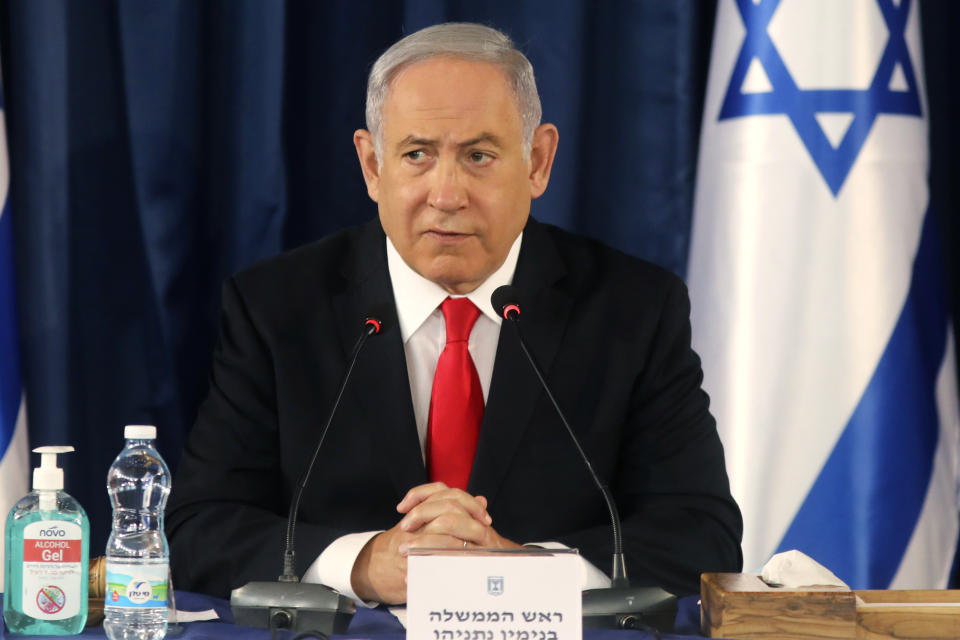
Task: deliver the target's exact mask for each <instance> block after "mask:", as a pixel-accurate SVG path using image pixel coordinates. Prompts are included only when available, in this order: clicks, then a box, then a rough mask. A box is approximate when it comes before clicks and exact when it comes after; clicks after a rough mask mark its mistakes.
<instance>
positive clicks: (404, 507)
mask: <svg viewBox="0 0 960 640" xmlns="http://www.w3.org/2000/svg"><path fill="white" fill-rule="evenodd" d="M447 489H449V487H448V486H447V485H445V484H444V483H442V482H431V483H429V484H421V485H417V486H416V487H414V488H413V489H410V491H407V495H405V496H403V500H401V501H400V503H399V504H398V505H397V511H399V512H400V513H407V512H408V511H410V509H413V508H414V507H415V506H417V505H418V504H420V503H421V502H423V501H424V500H426V499H427V498H429V497H430V496H432V495H433V494H435V493H439V492H441V491H446V490H447Z"/></svg>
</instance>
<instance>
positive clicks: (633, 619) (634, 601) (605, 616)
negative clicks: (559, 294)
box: [490, 285, 677, 631]
mask: <svg viewBox="0 0 960 640" xmlns="http://www.w3.org/2000/svg"><path fill="white" fill-rule="evenodd" d="M520 300H521V296H520V293H519V291H518V290H517V288H516V287H513V286H510V285H504V286H502V287H497V289H496V290H495V291H494V292H493V295H491V296H490V302H491V304H492V305H493V308H494V310H495V311H496V312H497V313H498V314H500V315H501V316H503V318H504V320H507V321H508V322H509V324H511V325H513V327H514V329H515V330H516V335H517V340H518V341H519V342H520V348H521V349H522V350H523V353H524V355H525V356H526V357H527V361H528V362H529V363H530V367H531V368H532V369H533V372H534V373H535V374H536V375H537V379H538V380H540V384H541V386H543V390H544V391H545V392H546V394H547V397H548V398H549V399H550V402H551V404H553V408H554V409H555V410H556V412H557V415H558V416H559V417H560V421H561V422H562V423H563V426H564V427H566V429H567V433H568V434H570V439H571V440H573V444H574V446H575V447H576V448H577V452H578V453H579V454H580V457H581V458H582V459H583V462H584V464H585V465H586V467H587V471H589V472H590V477H591V478H593V482H594V484H596V485H597V488H598V489H600V493H601V494H602V495H603V499H604V501H605V502H606V504H607V510H608V511H609V512H610V522H611V524H612V525H613V572H612V573H611V580H610V587H609V588H607V589H588V590H586V591H584V592H583V626H584V627H585V628H593V629H606V628H614V629H647V628H648V627H653V628H654V629H657V630H659V631H672V630H673V625H674V621H675V619H676V615H677V597H676V596H675V595H673V594H672V593H669V592H668V591H665V590H664V589H661V588H660V587H631V586H630V580H629V579H628V578H627V564H626V561H625V559H624V554H623V533H622V526H621V522H620V514H619V513H618V512H617V505H616V503H615V502H614V501H613V496H612V495H611V494H610V489H609V488H608V487H607V485H606V484H604V482H603V481H602V480H601V479H600V476H598V475H597V472H596V471H595V470H594V468H593V465H592V464H591V463H590V458H589V457H588V456H587V454H586V452H585V451H584V450H583V447H582V446H581V445H580V440H579V439H578V438H577V436H576V434H575V433H574V432H573V429H572V428H571V427H570V423H569V422H568V421H567V417H566V415H565V414H564V413H563V410H562V409H560V405H559V404H558V403H557V400H556V398H554V396H553V392H552V391H550V386H549V385H548V384H547V380H546V378H544V377H543V372H542V371H541V369H540V367H539V366H538V365H537V362H536V360H535V359H534V358H533V355H532V354H531V353H530V350H529V349H528V348H527V343H526V341H524V339H523V334H522V333H521V332H520V316H521V307H520Z"/></svg>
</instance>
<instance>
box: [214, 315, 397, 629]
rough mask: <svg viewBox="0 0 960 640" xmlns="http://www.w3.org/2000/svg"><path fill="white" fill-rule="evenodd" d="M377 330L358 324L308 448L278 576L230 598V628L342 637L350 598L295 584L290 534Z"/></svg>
mask: <svg viewBox="0 0 960 640" xmlns="http://www.w3.org/2000/svg"><path fill="white" fill-rule="evenodd" d="M382 330H383V322H382V320H380V319H379V318H378V317H372V316H371V317H368V318H367V319H365V320H364V321H363V331H362V332H361V333H360V337H359V338H358V339H357V342H356V343H355V344H354V345H353V352H352V353H351V355H350V362H349V364H348V365H347V371H346V373H344V374H343V380H342V381H341V382H340V389H339V390H338V391H337V397H336V399H335V400H334V401H333V408H332V409H331V410H330V416H329V417H328V418H327V423H326V424H325V425H324V427H323V431H321V432H320V438H319V439H318V440H317V445H316V446H315V447H314V449H313V456H312V457H311V458H310V463H309V464H308V465H307V468H306V470H305V471H304V472H303V475H302V476H301V477H300V480H299V481H298V482H297V492H296V494H295V496H294V498H293V501H292V502H291V503H290V514H289V515H288V516H287V535H286V546H285V549H284V552H283V573H282V574H281V575H280V576H279V577H278V578H277V582H248V583H247V584H245V585H243V586H242V587H240V588H238V589H234V590H233V591H232V592H231V593H230V608H231V609H232V610H233V618H234V622H235V623H236V624H240V625H245V626H250V627H262V628H267V629H271V630H273V631H275V630H276V629H290V630H294V631H319V635H320V636H322V637H323V638H326V637H327V635H326V634H329V633H346V630H347V625H349V624H350V620H351V618H353V614H354V613H355V612H356V605H354V603H353V600H351V599H350V598H348V597H346V596H344V595H341V594H339V593H337V592H336V591H335V590H333V589H331V588H330V587H328V586H326V585H322V584H301V583H300V579H299V578H298V577H297V574H296V562H295V560H296V551H295V542H294V540H295V537H294V534H295V530H296V525H297V513H298V512H299V510H300V499H301V498H302V497H303V491H304V489H305V488H306V486H307V480H309V478H310V473H311V472H312V471H313V467H314V465H315V464H316V462H317V457H318V456H319V455H320V447H321V446H323V441H324V439H325V438H326V437H327V431H329V430H330V424H331V423H332V422H333V417H334V416H335V415H336V414H337V409H338V408H339V407H340V400H341V398H343V392H344V390H345V389H346V388H347V382H348V381H349V380H350V376H351V374H352V373H353V368H354V365H356V363H357V358H358V357H359V355H360V351H362V350H363V346H364V345H365V344H366V342H367V339H368V338H369V337H370V336H373V335H376V334H378V333H380V332H381V331H382Z"/></svg>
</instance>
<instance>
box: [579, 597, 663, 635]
mask: <svg viewBox="0 0 960 640" xmlns="http://www.w3.org/2000/svg"><path fill="white" fill-rule="evenodd" d="M676 619H677V597H676V596H675V595H673V594H672V593H670V592H668V591H664V590H663V589H661V588H660V587H616V588H609V589H588V590H587V591H584V592H583V628H584V629H643V628H645V627H653V628H654V629H656V630H658V631H664V632H670V631H673V626H674V624H675V622H676Z"/></svg>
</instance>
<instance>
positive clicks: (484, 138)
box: [397, 132, 503, 149]
mask: <svg viewBox="0 0 960 640" xmlns="http://www.w3.org/2000/svg"><path fill="white" fill-rule="evenodd" d="M481 142H489V143H490V144H492V145H494V146H497V147H502V146H503V143H502V142H501V141H500V138H499V137H497V136H496V135H494V134H492V133H487V132H483V133H481V134H480V135H478V136H476V137H473V138H470V139H469V140H464V141H463V142H461V143H459V144H458V145H457V146H458V147H472V146H473V145H475V144H480V143H481ZM437 144H439V143H438V142H437V141H436V140H432V139H430V138H421V137H418V136H415V135H409V136H407V137H406V138H404V139H403V140H401V141H400V142H398V143H397V148H398V149H401V148H403V147H411V146H413V147H435V146H437Z"/></svg>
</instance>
